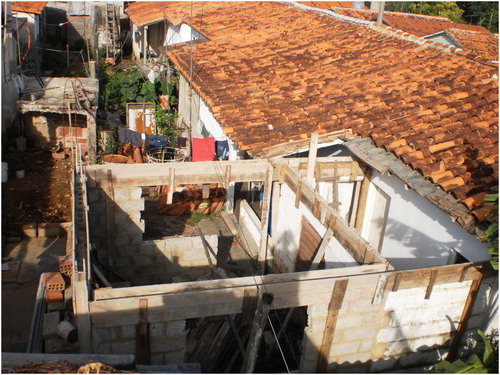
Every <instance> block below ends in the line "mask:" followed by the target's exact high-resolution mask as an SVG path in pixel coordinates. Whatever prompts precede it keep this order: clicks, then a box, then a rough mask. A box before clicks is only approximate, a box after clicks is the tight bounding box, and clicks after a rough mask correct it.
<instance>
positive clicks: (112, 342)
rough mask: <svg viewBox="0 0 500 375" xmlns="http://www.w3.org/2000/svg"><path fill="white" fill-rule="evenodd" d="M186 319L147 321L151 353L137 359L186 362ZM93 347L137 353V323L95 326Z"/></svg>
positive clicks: (154, 362) (156, 362)
mask: <svg viewBox="0 0 500 375" xmlns="http://www.w3.org/2000/svg"><path fill="white" fill-rule="evenodd" d="M185 326H186V324H185V321H184V320H178V321H169V322H156V323H149V324H147V323H146V326H145V328H146V329H145V332H144V336H145V337H147V338H148V340H147V345H148V346H149V348H148V354H147V355H143V356H142V357H141V358H137V360H136V362H137V363H139V364H151V365H167V364H173V363H177V364H179V363H183V362H184V355H185V353H186V334H187V331H186V327H185ZM92 347H93V351H94V353H99V354H133V355H136V353H137V348H138V347H140V345H138V343H137V326H135V325H127V326H115V327H103V328H96V327H93V329H92Z"/></svg>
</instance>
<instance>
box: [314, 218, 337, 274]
mask: <svg viewBox="0 0 500 375" xmlns="http://www.w3.org/2000/svg"><path fill="white" fill-rule="evenodd" d="M332 237H333V231H332V229H331V228H330V227H329V228H328V229H327V230H326V233H325V235H324V236H323V239H322V240H321V245H320V246H319V249H318V252H317V253H316V255H315V256H314V259H313V261H312V264H311V271H312V270H316V269H318V266H319V264H320V262H321V260H322V259H323V257H324V256H325V252H326V249H327V248H328V244H329V243H330V240H331V239H332Z"/></svg>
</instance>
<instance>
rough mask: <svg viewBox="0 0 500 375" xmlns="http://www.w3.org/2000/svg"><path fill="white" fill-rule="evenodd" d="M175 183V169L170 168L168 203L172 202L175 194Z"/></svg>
mask: <svg viewBox="0 0 500 375" xmlns="http://www.w3.org/2000/svg"><path fill="white" fill-rule="evenodd" d="M174 184H175V169H174V168H169V170H168V192H167V204H172V197H173V195H174Z"/></svg>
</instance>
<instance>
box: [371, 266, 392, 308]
mask: <svg viewBox="0 0 500 375" xmlns="http://www.w3.org/2000/svg"><path fill="white" fill-rule="evenodd" d="M388 277H389V274H387V273H385V274H383V275H380V276H379V277H378V282H377V286H376V288H375V293H373V298H372V305H380V303H381V302H382V300H383V299H384V293H385V287H386V286H387V279H388Z"/></svg>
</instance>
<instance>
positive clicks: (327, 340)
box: [317, 279, 349, 372]
mask: <svg viewBox="0 0 500 375" xmlns="http://www.w3.org/2000/svg"><path fill="white" fill-rule="evenodd" d="M348 283H349V279H343V280H337V281H335V284H334V286H333V292H332V298H331V300H330V304H329V305H328V315H327V317H326V324H325V332H324V333H323V340H322V342H321V348H320V350H319V354H318V365H317V372H326V370H327V368H328V361H329V358H330V350H331V348H332V340H333V334H334V333H335V327H336V326H337V319H338V317H339V310H340V309H341V307H342V303H343V301H344V295H345V291H346V289H347V284H348Z"/></svg>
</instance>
